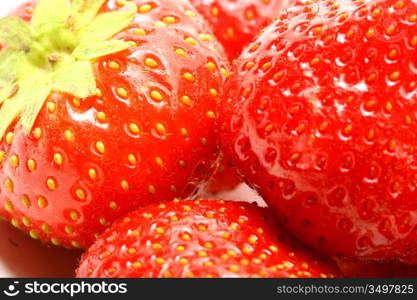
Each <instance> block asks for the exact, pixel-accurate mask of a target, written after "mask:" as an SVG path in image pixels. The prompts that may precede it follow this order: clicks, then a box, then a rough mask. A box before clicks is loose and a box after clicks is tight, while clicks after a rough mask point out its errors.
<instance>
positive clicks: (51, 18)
mask: <svg viewBox="0 0 417 300" xmlns="http://www.w3.org/2000/svg"><path fill="white" fill-rule="evenodd" d="M70 15H71V3H70V0H40V1H39V3H38V4H37V6H36V9H35V11H34V13H33V17H32V25H33V27H34V29H35V31H36V32H38V33H42V32H45V31H49V28H62V27H67V25H68V21H69V20H68V18H69V16H70ZM46 28H48V29H46Z"/></svg>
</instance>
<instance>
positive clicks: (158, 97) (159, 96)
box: [151, 91, 164, 102]
mask: <svg viewBox="0 0 417 300" xmlns="http://www.w3.org/2000/svg"><path fill="white" fill-rule="evenodd" d="M151 97H152V99H153V100H155V101H158V102H159V101H162V100H164V96H163V95H162V94H161V93H160V92H158V91H152V92H151Z"/></svg>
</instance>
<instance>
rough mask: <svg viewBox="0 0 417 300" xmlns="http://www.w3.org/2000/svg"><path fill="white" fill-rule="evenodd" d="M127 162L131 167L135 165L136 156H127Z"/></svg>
mask: <svg viewBox="0 0 417 300" xmlns="http://www.w3.org/2000/svg"><path fill="white" fill-rule="evenodd" d="M127 160H128V161H129V163H130V164H132V165H136V164H137V162H138V161H137V159H136V156H135V155H133V154H129V155H128V156H127Z"/></svg>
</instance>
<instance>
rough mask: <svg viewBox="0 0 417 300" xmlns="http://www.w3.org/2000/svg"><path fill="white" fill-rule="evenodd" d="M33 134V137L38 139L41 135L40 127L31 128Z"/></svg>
mask: <svg viewBox="0 0 417 300" xmlns="http://www.w3.org/2000/svg"><path fill="white" fill-rule="evenodd" d="M33 136H34V137H35V139H37V140H39V139H40V138H41V137H42V129H40V128H39V127H36V128H35V129H34V130H33Z"/></svg>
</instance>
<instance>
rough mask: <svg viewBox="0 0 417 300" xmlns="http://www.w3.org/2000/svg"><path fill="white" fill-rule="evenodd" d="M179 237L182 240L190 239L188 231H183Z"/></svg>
mask: <svg viewBox="0 0 417 300" xmlns="http://www.w3.org/2000/svg"><path fill="white" fill-rule="evenodd" d="M181 239H183V240H184V241H190V240H191V236H190V235H189V234H188V233H184V234H183V235H182V236H181Z"/></svg>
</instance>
